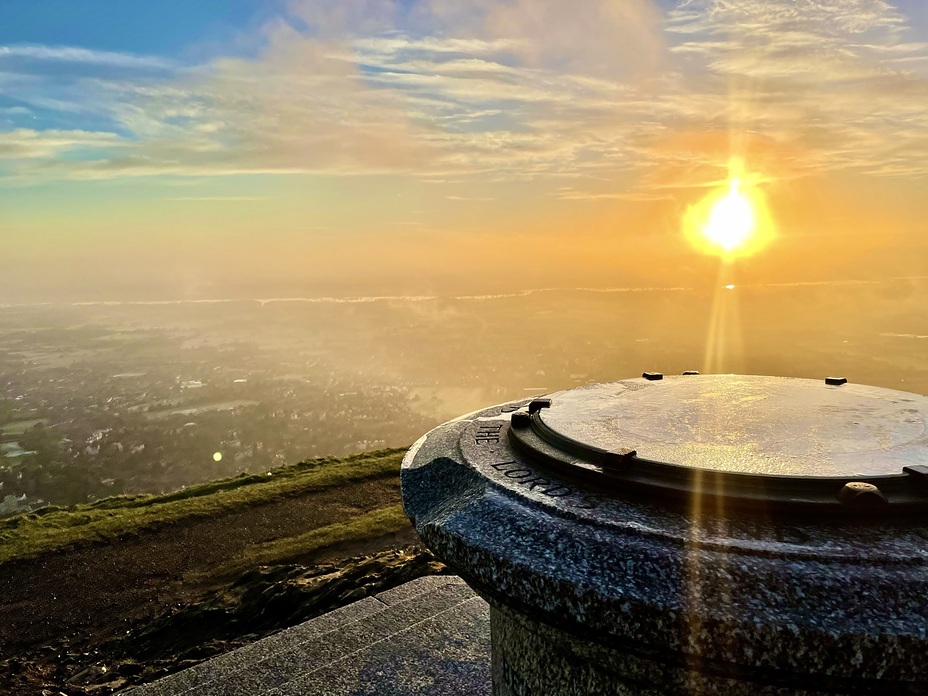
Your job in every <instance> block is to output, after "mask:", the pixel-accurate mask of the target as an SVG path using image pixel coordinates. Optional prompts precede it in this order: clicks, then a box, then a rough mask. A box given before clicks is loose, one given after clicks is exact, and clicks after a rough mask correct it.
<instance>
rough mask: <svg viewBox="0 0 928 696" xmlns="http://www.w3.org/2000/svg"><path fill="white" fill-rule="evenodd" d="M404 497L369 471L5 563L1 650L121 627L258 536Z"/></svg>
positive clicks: (184, 593)
mask: <svg viewBox="0 0 928 696" xmlns="http://www.w3.org/2000/svg"><path fill="white" fill-rule="evenodd" d="M399 501H400V492H399V482H398V480H397V479H396V478H386V479H381V480H376V481H367V482H363V483H359V484H355V485H352V486H348V487H343V488H334V489H329V490H325V491H321V492H318V493H313V494H309V495H305V496H303V497H299V498H290V499H284V500H277V501H273V502H271V503H267V504H265V505H260V506H257V507H253V508H249V509H246V510H242V511H239V512H235V513H231V514H228V515H224V516H223V517H221V518H218V519H212V518H210V519H201V520H191V521H188V522H184V523H182V524H180V525H176V526H171V527H167V528H165V529H162V530H158V531H153V532H146V533H144V534H142V535H140V536H138V537H135V538H129V539H123V540H120V541H118V542H114V543H110V544H106V545H101V546H95V547H90V548H85V549H76V550H71V551H64V552H61V553H57V554H53V555H49V556H46V557H43V558H40V559H37V560H34V561H24V562H17V563H12V564H8V565H5V566H0V602H2V603H0V658H5V657H11V656H14V655H17V654H18V653H20V652H22V651H25V650H28V649H30V648H33V647H35V646H39V645H42V644H45V643H48V642H51V641H54V640H56V639H60V638H65V637H67V638H70V639H71V640H72V641H73V643H72V644H73V645H80V644H82V643H87V644H90V643H95V642H98V641H100V640H103V639H106V638H109V637H112V636H115V635H119V634H120V631H122V632H123V633H124V632H125V627H126V626H128V625H131V624H133V623H136V622H137V621H138V620H140V619H144V618H146V617H149V616H154V615H156V614H158V613H161V612H163V611H165V610H167V609H169V608H170V607H171V606H172V605H173V604H176V603H177V602H180V601H189V600H191V599H192V598H194V597H196V596H199V595H202V594H203V593H205V592H206V591H208V590H209V589H211V588H210V586H209V585H206V584H203V583H202V582H200V584H191V580H190V578H191V576H198V575H200V574H203V573H207V572H209V571H210V570H211V569H214V568H216V567H217V566H220V565H222V564H224V563H227V562H230V561H233V560H235V559H236V558H238V557H239V556H240V555H241V554H242V552H243V551H244V550H245V549H246V547H248V546H249V545H251V544H255V543H261V542H266V541H270V540H272V539H275V538H279V537H283V536H292V535H296V534H301V533H303V532H307V531H310V530H312V529H315V528H318V527H322V526H326V525H330V524H335V523H337V522H339V521H340V520H344V519H349V518H351V517H352V516H353V515H356V514H360V513H364V512H368V511H370V510H374V509H377V508H380V507H384V506H387V505H393V504H396V503H398V502H399ZM412 538H413V532H412V531H411V530H410V532H409V539H410V540H411V539H412ZM380 543H383V542H382V541H381V542H380Z"/></svg>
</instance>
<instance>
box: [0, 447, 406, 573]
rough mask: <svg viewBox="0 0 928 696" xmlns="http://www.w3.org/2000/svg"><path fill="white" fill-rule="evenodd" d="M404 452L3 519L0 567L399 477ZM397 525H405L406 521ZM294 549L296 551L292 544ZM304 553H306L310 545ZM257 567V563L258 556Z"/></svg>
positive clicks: (383, 518)
mask: <svg viewBox="0 0 928 696" xmlns="http://www.w3.org/2000/svg"><path fill="white" fill-rule="evenodd" d="M404 452H405V450H403V449H393V450H380V451H377V452H369V453H365V454H359V455H355V456H352V457H347V458H344V459H335V458H325V459H315V460H312V461H309V462H301V463H300V464H296V465H294V466H288V467H282V468H279V469H275V470H274V471H272V472H270V473H269V474H242V475H240V476H237V477H235V478H231V479H222V480H219V481H212V482H210V483H205V484H202V485H198V486H191V487H190V488H185V489H183V490H180V491H176V492H173V493H168V494H165V495H139V496H117V497H114V498H105V499H103V500H99V501H96V502H94V503H88V504H85V505H76V506H74V507H70V508H60V507H53V506H50V507H45V508H41V509H39V510H36V511H34V512H32V513H28V514H24V515H18V516H16V517H11V518H9V519H5V520H0V564H3V563H7V562H9V561H14V560H21V559H26V558H33V557H35V556H39V555H42V554H45V553H49V552H52V551H58V550H61V549H64V548H67V547H73V546H81V545H88V544H94V543H105V542H107V541H109V540H112V539H117V538H120V537H125V536H128V535H133V534H138V533H140V532H144V531H146V530H152V529H159V528H161V527H164V526H166V525H171V524H177V523H179V522H183V521H184V520H189V519H192V518H197V517H209V516H215V515H221V514H225V513H228V512H231V511H234V510H239V509H243V508H246V507H250V506H254V505H261V504H264V503H268V502H271V501H273V500H276V499H280V498H286V497H291V496H298V495H303V494H305V493H311V492H315V491H321V490H324V489H327V488H333V487H338V486H345V485H350V484H353V483H358V482H361V481H367V480H371V479H377V478H385V477H391V476H397V475H398V473H399V468H400V462H401V460H402V457H403V453H404ZM401 518H402V510H400V509H399V506H391V507H389V508H383V509H381V510H375V511H373V512H371V513H368V514H366V515H362V516H360V517H359V518H357V519H355V520H352V521H351V522H350V523H348V524H342V525H332V526H331V527H322V528H320V529H316V530H313V531H311V532H308V533H307V534H304V535H301V536H299V537H291V538H288V539H285V540H281V547H280V548H276V549H275V551H262V552H260V553H259V554H257V555H258V556H260V557H261V558H264V557H265V556H266V557H267V558H270V557H271V556H272V555H273V553H280V554H284V555H286V553H287V548H285V546H284V545H286V544H296V543H297V541H298V540H302V541H303V542H304V543H306V544H310V543H311V542H313V543H312V546H316V547H318V546H321V545H325V544H331V543H338V542H340V541H346V540H348V539H351V538H355V537H357V536H358V535H362V536H363V535H365V534H370V533H372V532H373V531H374V530H379V531H380V533H386V532H390V531H396V530H397V529H399V528H401V527H400V523H401ZM402 522H404V523H405V520H404V519H403V520H402ZM377 525H381V526H380V527H378V526H377ZM352 535H354V536H352ZM303 537H307V538H305V539H303ZM309 537H312V539H310V538H309ZM262 548H266V546H265V547H262ZM292 548H294V549H296V548H299V547H298V546H295V545H294V546H292ZM302 548H303V549H304V551H305V549H306V548H310V546H303V547H302ZM254 560H255V562H257V563H260V560H258V558H257V556H256V558H255V559H254Z"/></svg>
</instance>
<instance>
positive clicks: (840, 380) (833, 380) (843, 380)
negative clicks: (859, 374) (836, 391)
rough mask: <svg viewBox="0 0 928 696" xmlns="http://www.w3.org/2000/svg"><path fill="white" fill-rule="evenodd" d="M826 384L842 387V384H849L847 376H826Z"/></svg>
mask: <svg viewBox="0 0 928 696" xmlns="http://www.w3.org/2000/svg"><path fill="white" fill-rule="evenodd" d="M825 384H827V385H829V386H832V387H840V386H841V385H842V384H847V377H826V378H825Z"/></svg>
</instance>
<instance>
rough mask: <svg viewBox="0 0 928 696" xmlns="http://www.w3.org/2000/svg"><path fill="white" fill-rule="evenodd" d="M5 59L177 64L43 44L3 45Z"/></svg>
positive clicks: (0, 50) (155, 65)
mask: <svg viewBox="0 0 928 696" xmlns="http://www.w3.org/2000/svg"><path fill="white" fill-rule="evenodd" d="M5 58H7V59H8V58H24V59H28V60H39V61H56V62H65V63H84V64H89V65H104V66H109V67H118V68H143V69H151V70H170V69H173V68H175V67H177V63H175V62H174V61H173V60H169V59H166V58H160V57H156V56H139V55H135V54H131V53H117V52H113V51H97V50H91V49H87V48H79V47H76V46H43V45H38V44H16V45H9V46H0V61H2V60H3V59H5Z"/></svg>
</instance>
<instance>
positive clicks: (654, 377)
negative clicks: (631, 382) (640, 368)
mask: <svg viewBox="0 0 928 696" xmlns="http://www.w3.org/2000/svg"><path fill="white" fill-rule="evenodd" d="M641 376H642V377H644V378H645V379H646V380H649V381H651V382H656V381H658V380H660V379H664V375H663V374H661V373H660V372H643V373H641Z"/></svg>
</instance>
